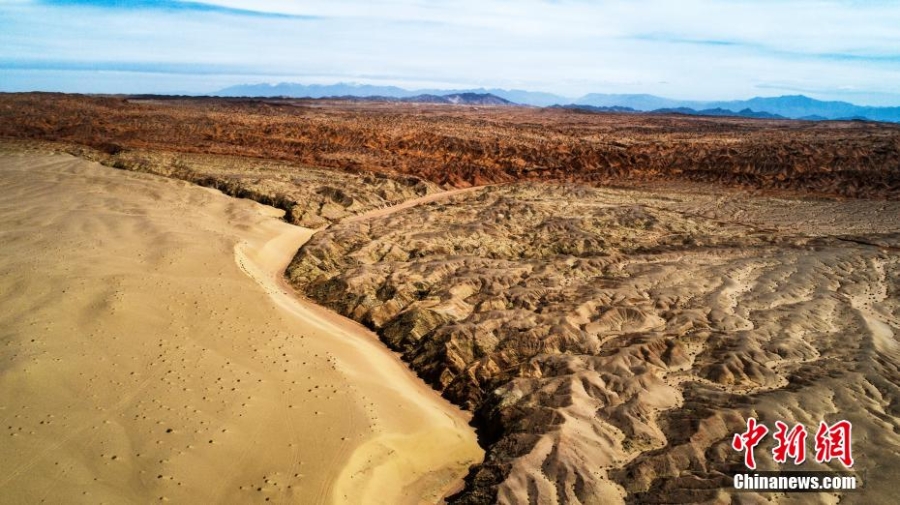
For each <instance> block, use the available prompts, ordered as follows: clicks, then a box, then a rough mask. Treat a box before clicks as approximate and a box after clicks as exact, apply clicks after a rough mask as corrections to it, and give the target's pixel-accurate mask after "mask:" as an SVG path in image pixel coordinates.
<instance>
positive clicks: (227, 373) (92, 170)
mask: <svg viewBox="0 0 900 505" xmlns="http://www.w3.org/2000/svg"><path fill="white" fill-rule="evenodd" d="M0 188H2V195H3V196H2V197H0V293H2V297H3V298H2V310H0V420H2V423H0V428H2V433H0V436H2V437H3V442H2V443H0V497H2V500H0V501H3V502H5V503H39V502H42V501H46V502H48V503H76V502H84V503H110V502H112V503H124V502H141V503H145V502H148V501H156V500H163V501H166V500H170V501H174V502H180V503H210V502H232V503H233V502H247V501H265V500H269V501H274V502H300V503H327V502H336V503H402V502H403V501H416V500H417V499H418V498H419V497H423V498H425V499H433V500H436V499H438V498H439V497H440V496H441V495H442V494H443V493H445V492H447V491H448V490H449V489H451V488H453V487H454V486H456V484H457V483H458V481H459V479H460V478H461V477H462V476H463V475H464V474H465V473H466V471H467V469H468V467H469V466H470V465H471V464H473V463H477V462H478V461H480V459H481V457H482V454H481V450H480V449H479V448H478V446H477V444H476V441H475V436H474V433H473V432H472V430H471V429H470V427H469V426H468V425H467V422H466V417H465V416H464V415H463V414H462V412H460V411H459V410H457V409H456V408H454V407H452V406H451V405H449V404H448V403H447V402H445V401H444V400H442V399H441V398H440V397H439V396H438V395H437V394H436V393H434V392H433V391H431V390H430V389H428V388H427V387H426V386H424V385H423V384H422V383H421V382H420V381H418V380H417V379H416V378H415V377H414V376H413V375H412V374H411V373H410V372H409V371H408V370H407V369H406V368H405V367H404V366H403V365H402V364H401V363H400V362H399V361H398V360H397V358H396V357H395V356H394V355H392V354H391V353H389V352H387V351H386V350H384V348H383V347H382V346H381V344H379V343H378V341H377V340H376V339H375V337H374V336H373V335H371V334H369V333H367V332H365V331H364V330H363V329H362V328H361V327H360V326H358V325H356V324H355V323H352V322H349V321H346V320H343V319H341V318H338V317H337V316H334V315H332V314H331V313H329V312H327V311H325V310H324V309H321V308H318V307H316V306H314V305H311V304H307V303H304V302H301V301H298V300H297V299H296V298H294V297H293V296H292V295H291V294H289V293H288V291H287V289H288V288H286V287H284V286H283V285H282V284H280V283H279V282H278V279H279V277H280V275H279V274H280V271H281V270H280V269H281V268H283V266H284V265H286V264H287V263H288V261H289V260H290V258H291V257H292V255H293V253H294V252H295V251H296V249H297V247H298V246H299V245H300V244H302V243H303V242H304V241H306V240H307V239H308V238H309V236H310V235H311V232H310V231H309V230H306V229H302V228H296V227H292V226H290V225H287V224H285V223H284V222H282V221H280V220H278V219H276V218H275V217H276V216H275V214H276V212H278V211H275V210H274V209H271V208H268V207H264V206H261V205H258V204H256V203H253V202H249V201H246V200H236V199H232V198H228V197H225V196H223V195H221V194H220V193H218V192H215V191H211V190H207V189H203V188H199V187H194V186H191V185H189V184H187V183H183V182H179V181H174V180H165V179H161V178H158V177H154V176H148V175H144V174H136V173H129V172H123V171H116V170H113V169H109V168H104V167H101V166H99V165H96V164H93V163H89V162H85V161H81V160H76V159H74V158H71V157H69V156H63V155H54V156H39V155H33V154H32V155H27V156H24V155H21V156H15V155H4V156H2V157H0Z"/></svg>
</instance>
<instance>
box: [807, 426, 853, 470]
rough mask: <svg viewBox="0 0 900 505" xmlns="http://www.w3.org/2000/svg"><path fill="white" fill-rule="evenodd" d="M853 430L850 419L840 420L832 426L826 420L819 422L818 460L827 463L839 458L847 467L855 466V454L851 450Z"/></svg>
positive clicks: (817, 432)
mask: <svg viewBox="0 0 900 505" xmlns="http://www.w3.org/2000/svg"><path fill="white" fill-rule="evenodd" d="M852 430H853V425H852V424H850V421H838V422H836V423H834V424H832V425H831V426H828V424H826V423H825V422H824V421H823V422H821V423H819V430H818V431H816V462H818V463H827V462H829V461H831V460H832V459H837V460H838V461H840V462H841V463H843V465H844V466H845V467H846V468H850V467H851V466H853V454H852V453H851V450H850V433H851V431H852Z"/></svg>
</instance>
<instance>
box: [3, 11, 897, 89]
mask: <svg viewBox="0 0 900 505" xmlns="http://www.w3.org/2000/svg"><path fill="white" fill-rule="evenodd" d="M90 3H91V2H89V1H83V2H72V1H69V2H56V3H54V2H50V3H49V4H48V3H45V2H2V3H0V61H5V62H7V63H8V62H10V61H15V62H19V65H20V66H21V65H25V66H27V64H26V63H27V62H29V61H31V62H35V61H37V62H40V61H45V62H47V65H50V66H52V65H54V64H55V65H57V66H60V65H61V66H63V67H65V66H66V64H89V63H90V62H95V63H102V65H101V66H102V68H108V69H116V68H117V67H116V65H119V66H120V68H119V69H120V70H121V69H126V70H127V69H129V68H132V67H129V66H128V65H132V66H134V65H139V69H141V70H147V71H155V72H158V73H159V72H166V71H172V69H173V66H177V65H182V66H188V67H189V66H191V65H194V66H196V68H197V70H198V71H197V73H199V74H201V75H204V76H205V78H192V79H182V80H181V81H180V82H179V81H178V80H177V79H176V80H173V82H172V89H173V90H183V89H184V87H183V86H182V83H183V84H184V85H187V86H189V87H190V88H191V90H193V91H198V92H200V91H212V90H215V89H216V88H218V87H221V86H224V85H227V84H232V83H234V82H233V81H234V79H236V78H239V79H241V80H242V81H241V82H248V81H249V82H254V81H257V80H264V79H263V78H266V79H270V78H272V76H281V77H283V78H284V79H285V80H295V81H302V82H311V81H312V80H314V79H319V80H320V82H321V81H323V80H332V81H335V80H360V81H376V80H377V81H379V82H395V83H398V84H415V83H417V82H420V83H429V84H434V83H445V84H447V85H448V86H450V85H452V86H468V85H472V86H478V85H485V86H504V87H524V88H530V89H540V90H548V91H555V92H559V93H564V94H568V95H572V96H574V95H579V94H582V93H586V92H589V91H599V92H616V93H623V92H637V93H655V94H660V95H666V96H672V97H682V98H714V99H719V98H723V99H724V98H741V97H749V96H752V95H755V94H760V93H761V92H766V93H767V94H775V93H778V92H779V91H784V92H789V91H791V90H792V89H811V90H821V92H820V93H818V96H821V97H825V98H828V97H840V96H842V95H841V94H842V93H844V94H846V93H847V90H849V89H852V90H854V91H853V93H855V95H854V96H855V97H856V98H857V99H858V100H863V101H864V100H865V97H864V95H860V92H865V91H868V92H870V93H871V94H872V96H877V97H879V98H878V100H881V101H884V100H887V99H892V98H885V97H892V96H896V97H897V98H898V99H900V79H898V77H900V76H898V72H900V71H898V69H900V28H898V27H900V2H887V1H873V2H858V1H836V0H830V1H829V0H797V1H778V0H753V1H749V0H685V1H680V2H670V1H663V0H629V1H625V0H609V1H602V2H593V1H587V0H583V1H576V0H561V1H553V2H551V1H542V0H519V1H513V0H493V1H487V0H482V1H475V0H461V1H455V2H450V1H447V0H434V1H424V0H383V1H362V0H332V1H329V2H310V1H288V0H269V1H262V2H256V1H254V2H250V1H247V0H217V1H214V2H205V3H206V4H209V5H215V6H218V7H221V9H197V8H185V9H172V8H148V5H149V4H150V2H144V3H143V8H133V7H132V8H110V7H109V5H110V4H111V3H112V2H109V1H105V2H101V4H103V5H99V6H94V7H91V6H90V5H85V4H90ZM170 3H172V4H177V3H176V2H175V1H174V0H173V1H172V2H170ZM73 4H75V5H73ZM124 4H125V5H127V3H124ZM140 4H141V3H139V5H140ZM194 4H196V2H195V3H194ZM104 5H105V6H104ZM183 5H185V6H190V5H191V4H190V3H188V4H184V3H183ZM195 7H196V5H195ZM227 9H240V10H245V11H255V12H266V13H272V14H287V15H291V16H312V17H313V18H312V19H303V18H299V17H275V16H253V15H241V14H237V13H234V12H231V13H229V11H228V10H227ZM22 62H25V63H22ZM140 65H143V66H140ZM7 66H8V67H9V65H7ZM13 71H15V68H12V69H10V68H7V69H4V70H2V72H3V73H6V74H9V73H10V72H13ZM178 72H182V69H181V68H180V67H179V68H178ZM32 73H33V72H32ZM182 74H183V72H182ZM234 74H240V76H239V77H235V75H234ZM255 75H258V78H257V79H254V78H253V77H254V76H255ZM102 78H103V76H97V79H102ZM17 79H19V81H21V79H20V78H17ZM173 79H174V78H173ZM4 80H8V79H6V78H4V77H2V76H0V89H4ZM19 81H17V82H19ZM153 81H154V82H155V83H156V84H154V86H155V90H156V91H160V90H159V89H158V87H159V86H161V85H162V84H161V82H162V80H161V79H153ZM128 82H129V83H131V84H129V85H130V86H133V85H134V83H133V82H132V81H128ZM204 82H205V83H208V84H206V85H204V84H203V83H204ZM63 84H64V83H61V85H63ZM779 86H783V88H779ZM125 91H139V90H135V89H129V90H125Z"/></svg>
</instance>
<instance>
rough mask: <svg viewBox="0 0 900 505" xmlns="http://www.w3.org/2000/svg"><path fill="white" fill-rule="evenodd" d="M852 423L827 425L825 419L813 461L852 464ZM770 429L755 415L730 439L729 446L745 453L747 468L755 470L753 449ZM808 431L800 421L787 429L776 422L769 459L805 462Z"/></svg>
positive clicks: (818, 434)
mask: <svg viewBox="0 0 900 505" xmlns="http://www.w3.org/2000/svg"><path fill="white" fill-rule="evenodd" d="M852 431H853V425H852V424H851V423H850V421H838V422H836V423H834V424H831V425H829V424H828V423H826V422H824V421H823V422H821V423H819V429H818V430H817V431H816V436H815V444H816V462H817V463H829V462H831V461H832V460H835V459H836V460H838V461H840V462H841V463H842V464H843V465H844V467H846V468H850V467H852V466H853V451H852V448H851V442H852V437H851V434H852ZM768 433H769V428H767V427H766V426H765V425H763V424H761V423H759V422H758V421H757V420H756V419H755V418H753V417H751V418H749V419H747V430H746V431H745V432H743V433H735V435H734V438H733V439H732V440H731V447H732V448H733V449H734V450H735V451H738V452H743V453H744V466H746V467H747V468H749V469H750V470H756V457H755V455H754V452H753V451H754V449H755V448H756V446H757V445H759V444H760V442H762V440H763V439H764V438H765V437H766V435H768ZM808 435H809V433H808V432H807V431H806V427H805V426H803V425H802V424H795V425H794V427H793V428H790V430H789V429H788V425H787V424H785V423H783V422H781V421H775V433H774V437H775V442H776V445H775V447H774V448H773V449H772V459H773V460H775V462H776V463H781V464H784V463H787V461H788V459H791V460H792V461H793V463H794V464H795V465H800V464H803V462H804V461H806V438H807V436H808Z"/></svg>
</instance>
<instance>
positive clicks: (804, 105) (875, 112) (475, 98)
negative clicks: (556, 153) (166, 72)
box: [214, 83, 900, 122]
mask: <svg viewBox="0 0 900 505" xmlns="http://www.w3.org/2000/svg"><path fill="white" fill-rule="evenodd" d="M214 94H216V95H218V96H228V97H275V96H284V97H295V98H307V97H308V98H325V97H344V98H346V97H357V98H367V99H369V98H372V99H397V100H401V101H416V102H428V103H460V104H467V105H512V104H521V105H532V106H537V107H547V106H554V105H556V106H560V105H561V106H565V107H569V108H576V109H581V110H592V111H598V112H599V111H607V112H659V113H679V114H692V115H705V116H739V117H754V118H767V119H779V118H785V119H806V120H816V121H818V120H829V119H834V120H838V119H840V120H852V119H868V120H872V121H890V122H900V107H870V106H861V105H854V104H852V103H848V102H836V101H821V100H816V99H813V98H809V97H807V96H803V95H790V96H780V97H767V98H763V97H757V98H751V99H749V100H732V101H710V102H703V101H691V100H674V99H670V98H662V97H658V96H654V95H641V94H634V95H621V94H619V95H616V94H600V93H591V94H588V95H585V96H583V97H581V98H577V99H573V98H567V97H564V96H560V95H554V94H552V93H542V92H535V91H525V90H517V89H513V90H506V89H497V88H492V89H484V88H478V89H460V90H440V89H419V90H408V89H403V88H399V87H396V86H373V85H368V84H352V83H338V84H330V85H321V84H311V85H304V84H295V83H281V84H274V85H273V84H243V85H239V86H232V87H229V88H225V89H223V90H220V91H218V92H217V93H214Z"/></svg>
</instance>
